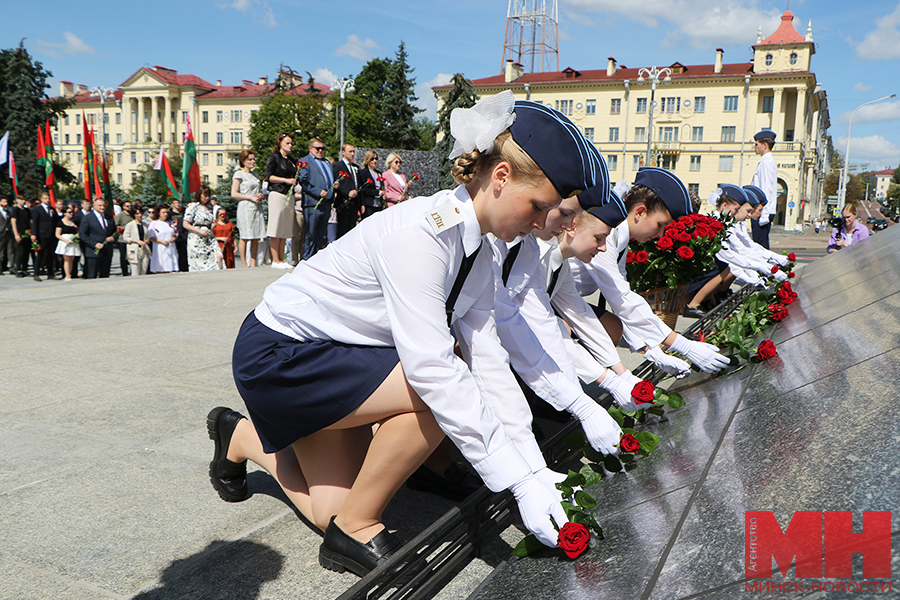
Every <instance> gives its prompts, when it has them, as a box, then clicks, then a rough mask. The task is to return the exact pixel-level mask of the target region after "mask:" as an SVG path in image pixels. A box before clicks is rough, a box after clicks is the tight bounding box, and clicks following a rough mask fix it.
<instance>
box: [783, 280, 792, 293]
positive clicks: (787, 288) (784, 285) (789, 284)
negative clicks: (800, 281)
mask: <svg viewBox="0 0 900 600" xmlns="http://www.w3.org/2000/svg"><path fill="white" fill-rule="evenodd" d="M781 289H783V290H787V291H789V292H793V291H794V288H793V286H791V283H790V282H789V281H785V282H784V283H782V284H781Z"/></svg>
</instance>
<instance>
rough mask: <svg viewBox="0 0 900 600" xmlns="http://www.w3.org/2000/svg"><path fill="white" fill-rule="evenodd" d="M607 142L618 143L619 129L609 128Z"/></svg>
mask: <svg viewBox="0 0 900 600" xmlns="http://www.w3.org/2000/svg"><path fill="white" fill-rule="evenodd" d="M609 141H611V142H618V141H619V128H618V127H610V128H609Z"/></svg>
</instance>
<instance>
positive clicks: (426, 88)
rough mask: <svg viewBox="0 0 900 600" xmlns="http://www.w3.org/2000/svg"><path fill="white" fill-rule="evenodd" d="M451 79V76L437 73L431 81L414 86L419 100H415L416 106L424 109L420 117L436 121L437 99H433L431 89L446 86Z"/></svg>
mask: <svg viewBox="0 0 900 600" xmlns="http://www.w3.org/2000/svg"><path fill="white" fill-rule="evenodd" d="M451 79H453V75H452V74H450V73H438V74H437V75H435V76H434V77H433V78H432V79H431V81H426V82H423V83H420V84H418V85H417V86H416V96H417V97H418V98H419V99H418V100H416V106H418V107H419V108H424V109H425V112H424V113H422V116H425V117H428V118H429V119H431V120H432V121H434V120H435V119H437V98H435V97H434V92H433V91H431V88H433V87H434V86H436V85H447V84H448V83H450V80H451Z"/></svg>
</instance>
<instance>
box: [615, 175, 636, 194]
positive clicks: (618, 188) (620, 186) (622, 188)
mask: <svg viewBox="0 0 900 600" xmlns="http://www.w3.org/2000/svg"><path fill="white" fill-rule="evenodd" d="M633 187H634V186H633V185H631V184H629V183H628V182H627V181H625V180H624V179H623V180H621V181H619V182H618V183H617V184H616V185H615V187H614V188H613V191H614V192H615V193H617V194H618V195H619V198H624V197H625V194H626V193H628V190H630V189H631V188H633Z"/></svg>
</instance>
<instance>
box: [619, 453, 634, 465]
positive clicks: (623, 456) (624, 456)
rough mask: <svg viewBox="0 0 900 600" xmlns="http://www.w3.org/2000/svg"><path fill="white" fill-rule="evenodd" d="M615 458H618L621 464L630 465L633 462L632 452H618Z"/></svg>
mask: <svg viewBox="0 0 900 600" xmlns="http://www.w3.org/2000/svg"><path fill="white" fill-rule="evenodd" d="M616 458H618V459H619V460H620V461H621V462H622V463H630V462H631V461H633V460H634V453H633V452H620V453H619V454H618V455H617V456H616Z"/></svg>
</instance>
